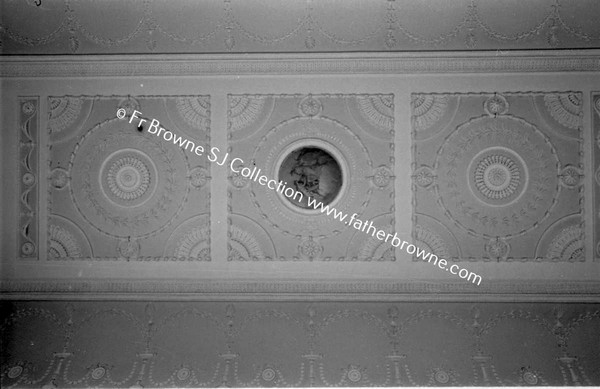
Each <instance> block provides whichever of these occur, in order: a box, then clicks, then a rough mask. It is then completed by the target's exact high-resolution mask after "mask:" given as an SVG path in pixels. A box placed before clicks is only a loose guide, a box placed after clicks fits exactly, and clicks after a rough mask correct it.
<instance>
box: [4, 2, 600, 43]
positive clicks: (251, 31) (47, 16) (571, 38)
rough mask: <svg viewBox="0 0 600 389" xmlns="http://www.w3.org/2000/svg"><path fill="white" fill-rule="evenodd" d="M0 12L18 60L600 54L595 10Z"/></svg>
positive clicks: (416, 5) (220, 5)
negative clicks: (79, 56)
mask: <svg viewBox="0 0 600 389" xmlns="http://www.w3.org/2000/svg"><path fill="white" fill-rule="evenodd" d="M38 4H39V5H38ZM0 7H1V8H0V11H1V12H0V39H1V41H0V50H1V51H2V53H3V54H13V55H29V54H33V55H39V54H108V53H110V54H149V53H165V54H166V53H284V52H285V53H300V52H361V51H362V52H364V51H384V52H390V51H447V50H461V51H462V50H542V49H543V50H547V49H564V48H597V47H600V25H599V24H598V23H597V21H598V19H599V17H600V2H598V1H594V0H530V1H526V2H524V1H517V0H504V1H487V0H456V1H446V0H371V1H365V0H344V1H335V0H286V1H277V0H243V1H242V0H204V1H201V2H199V1H192V0H177V1H168V2H167V1H163V0H148V1H141V0H139V1H138V0H132V1H122V0H108V1H90V0H85V1H69V0H63V1H59V0H2V1H0Z"/></svg>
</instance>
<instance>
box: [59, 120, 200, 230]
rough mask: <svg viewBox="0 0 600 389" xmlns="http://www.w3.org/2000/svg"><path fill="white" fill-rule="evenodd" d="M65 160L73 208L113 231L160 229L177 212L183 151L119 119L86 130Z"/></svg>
mask: <svg viewBox="0 0 600 389" xmlns="http://www.w3.org/2000/svg"><path fill="white" fill-rule="evenodd" d="M70 166H71V167H70V169H71V171H70V172H69V176H70V177H72V182H71V186H70V193H71V197H72V199H73V202H74V204H75V205H76V208H77V210H78V212H79V213H80V215H81V216H82V217H83V218H84V219H85V220H86V221H87V222H88V223H89V224H90V225H91V226H93V227H94V228H95V229H96V230H98V231H100V232H101V233H103V234H105V235H108V236H112V237H117V238H130V237H138V238H141V237H150V236H153V235H155V234H157V233H159V232H160V231H162V230H164V229H165V228H167V226H168V225H169V223H171V222H172V220H174V219H175V218H177V216H178V215H179V214H180V213H181V212H182V210H183V207H184V206H185V203H186V201H187V197H188V194H189V185H188V180H187V179H186V174H187V172H188V170H189V165H188V162H187V158H186V156H185V154H184V153H183V151H182V150H181V149H180V148H179V147H175V146H174V145H172V144H169V143H168V142H165V141H163V140H162V139H157V138H156V137H155V136H152V135H149V134H146V133H141V134H140V133H139V132H137V131H132V128H131V125H129V124H128V123H126V122H122V121H119V120H118V119H113V120H109V121H106V122H103V123H101V124H99V125H97V126H95V127H94V128H92V129H90V130H89V131H88V132H87V133H85V135H84V136H83V137H82V138H81V140H80V141H79V142H78V144H77V145H76V147H75V149H74V151H73V154H72V155H71V161H70Z"/></svg>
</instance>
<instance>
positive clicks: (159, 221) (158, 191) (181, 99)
mask: <svg viewBox="0 0 600 389" xmlns="http://www.w3.org/2000/svg"><path fill="white" fill-rule="evenodd" d="M209 103H210V100H209V99H208V97H207V96H169V97H164V96H151V97H144V96H126V97H123V96H109V97H102V96H100V97H99V96H94V97H88V96H79V97H77V96H66V97H64V96H58V97H51V98H50V106H49V111H50V117H51V118H52V117H53V115H55V116H56V119H57V120H56V124H54V125H50V124H49V126H48V132H49V134H50V140H49V144H48V150H49V153H48V159H49V161H48V162H49V180H48V183H49V185H48V190H49V195H48V209H49V211H50V213H51V214H52V215H55V216H57V217H58V216H60V217H62V218H65V219H66V220H69V221H70V222H71V223H73V224H74V225H75V226H76V228H75V229H76V230H77V231H78V232H77V234H76V236H75V237H76V238H77V239H76V240H75V241H76V242H80V241H85V242H88V238H86V236H87V237H89V243H86V244H85V245H84V247H85V249H82V250H79V251H78V250H76V249H75V248H74V247H73V246H72V245H66V243H65V242H68V241H69V240H68V239H67V238H66V236H67V235H66V234H65V233H62V231H60V230H59V229H57V228H54V229H52V230H50V236H49V242H51V244H54V246H56V249H54V248H53V249H52V250H53V251H49V255H50V256H52V257H55V259H64V258H79V259H92V258H95V259H101V258H108V259H113V260H127V261H131V260H145V259H147V258H160V259H161V260H170V259H172V258H179V259H180V258H184V257H185V258H195V259H196V260H209V259H208V258H207V257H208V256H209V246H210V245H209V244H207V242H208V238H206V237H204V238H203V239H200V241H202V242H203V243H202V244H200V243H199V242H197V243H198V244H200V246H202V248H200V249H198V251H194V250H195V249H194V248H193V246H190V245H191V243H189V242H188V246H187V249H182V250H180V251H176V250H174V249H173V250H171V251H169V254H168V256H166V257H163V256H162V255H163V254H164V250H165V243H166V242H167V241H168V239H169V236H171V235H172V234H173V232H174V231H175V229H176V227H177V226H178V225H179V224H180V223H182V222H183V221H184V220H185V219H187V218H190V217H193V216H194V215H197V214H202V213H205V212H206V211H207V210H208V209H209V205H208V204H209V202H208V201H207V200H208V199H209V191H208V185H206V184H207V182H208V180H209V179H210V177H209V175H208V171H207V170H206V167H205V166H204V165H205V164H206V163H207V162H206V163H205V164H201V165H199V166H195V167H194V168H191V167H190V165H189V161H188V158H189V157H188V154H189V153H186V152H185V151H184V150H182V149H181V148H180V147H177V146H176V145H173V144H169V142H165V141H161V140H160V139H156V136H153V135H152V134H150V133H148V132H147V131H143V128H142V129H141V131H140V129H139V128H136V127H135V124H129V123H128V120H123V121H121V120H119V119H117V118H115V117H114V115H115V114H114V112H115V109H117V108H118V107H119V108H123V109H125V110H126V111H127V113H128V114H129V115H131V114H132V113H133V110H137V109H141V107H142V106H143V107H144V110H151V111H152V112H153V113H152V115H153V116H154V117H155V118H157V120H159V121H160V124H161V126H162V127H166V128H168V129H170V130H173V131H174V132H175V133H178V134H183V133H185V132H188V133H189V132H191V131H192V129H193V131H194V132H195V134H196V135H195V136H194V138H193V140H194V142H195V143H198V144H202V143H201V142H206V143H207V144H208V140H209V136H208V134H209V132H208V131H206V128H208V127H207V126H209V125H210V105H209ZM53 104H54V105H53ZM68 107H85V109H84V108H81V110H80V111H81V112H79V113H78V111H77V110H75V109H74V108H73V109H71V110H69V109H68ZM83 111H86V112H87V113H85V114H84V113H83ZM88 111H89V112H88ZM64 112H70V113H69V114H68V115H67V116H65V118H62V117H63V116H64V115H65V114H64ZM73 118H75V119H73ZM103 118H104V119H103ZM67 119H68V120H67ZM146 120H147V121H148V122H149V119H148V118H147V117H146ZM179 125H181V126H183V128H179V127H178V126H179ZM66 132H69V135H68V136H64V137H55V138H53V134H62V133H66ZM67 190H68V195H67V196H65V194H67V192H65V191H67ZM191 204H194V205H193V207H192V205H191ZM198 204H200V205H199V206H198ZM205 222H207V221H206V220H205ZM202 227H206V228H208V226H207V225H204V226H202ZM67 232H70V233H73V232H72V231H71V229H67ZM203 234H206V231H203V232H200V230H197V231H196V235H195V237H196V238H199V236H200V235H203ZM79 235H82V236H83V237H80V236H79ZM149 238H152V239H149ZM193 238H194V237H190V238H189V239H191V240H193ZM61 245H62V246H61ZM54 246H52V247H54ZM59 247H67V248H69V249H68V250H65V249H63V250H60V249H59ZM91 248H93V251H94V256H93V257H92V255H91V252H92V249H91ZM80 254H81V255H80ZM190 256H191V257H190Z"/></svg>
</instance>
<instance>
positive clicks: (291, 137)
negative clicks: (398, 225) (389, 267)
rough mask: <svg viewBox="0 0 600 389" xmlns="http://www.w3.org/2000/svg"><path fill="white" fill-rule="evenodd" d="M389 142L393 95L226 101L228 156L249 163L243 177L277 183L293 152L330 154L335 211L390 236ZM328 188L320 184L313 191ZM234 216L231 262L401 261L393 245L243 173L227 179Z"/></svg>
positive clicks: (259, 97) (231, 97)
mask: <svg viewBox="0 0 600 389" xmlns="http://www.w3.org/2000/svg"><path fill="white" fill-rule="evenodd" d="M393 139H394V105H393V96H392V95H366V94H356V95H354V94H352V95H310V94H309V95H229V96H228V140H229V148H228V152H229V153H230V155H231V157H230V158H233V157H238V158H241V159H242V160H243V163H242V162H239V164H237V166H235V167H236V168H237V170H241V169H242V168H245V167H248V168H250V169H254V168H257V169H261V174H264V175H266V176H267V177H268V178H273V179H275V180H277V181H279V180H280V178H278V177H279V174H285V173H281V172H282V171H288V170H286V169H283V166H284V162H285V158H286V156H288V155H290V154H291V153H293V152H294V150H299V149H301V148H311V147H312V148H315V147H316V148H320V149H321V150H325V151H326V152H327V153H329V154H330V156H332V157H333V158H334V159H335V160H336V161H337V163H338V164H339V166H340V168H341V181H342V184H341V190H340V192H339V194H338V195H337V197H336V198H335V200H334V201H333V203H331V204H330V205H332V206H333V207H335V208H336V209H337V210H338V211H342V212H344V213H349V214H350V215H351V214H352V213H354V212H356V213H358V216H357V218H359V219H361V220H370V221H372V222H373V225H374V226H378V227H379V228H381V229H387V230H389V231H391V229H392V228H393V226H394V206H393V204H394V185H393V179H394V173H393V172H394V156H393V155H394V143H393ZM279 166H282V168H281V169H280V168H279ZM284 178H285V177H284V176H282V177H281V179H282V180H283V179H284ZM288 180H289V178H288ZM285 182H287V181H285ZM317 182H318V181H317ZM324 184H325V180H324V179H322V180H321V184H320V186H319V184H317V187H319V188H321V189H322V188H325V185H324ZM292 185H293V184H288V187H293V186H292ZM321 189H319V190H321ZM228 214H229V216H228V223H229V257H228V259H229V260H246V261H248V260H255V261H256V260H258V261H263V260H279V261H290V260H295V261H298V260H304V261H393V260H395V256H394V252H393V249H392V248H391V247H390V246H389V245H387V244H383V242H381V241H379V240H376V239H374V238H372V237H371V236H370V235H367V234H366V233H364V232H361V231H357V230H355V229H354V228H352V226H349V225H346V224H344V223H342V222H340V221H339V220H337V219H334V218H333V216H332V215H327V214H326V213H320V212H319V211H315V210H310V209H300V208H299V207H297V206H296V205H294V204H291V203H290V202H289V201H288V199H286V198H284V197H283V195H281V193H279V192H277V191H275V190H272V189H269V188H267V186H264V185H259V184H258V183H257V182H256V181H255V180H251V179H248V178H244V177H243V176H242V175H240V174H239V173H233V172H230V174H229V189H228ZM389 231H388V232H389Z"/></svg>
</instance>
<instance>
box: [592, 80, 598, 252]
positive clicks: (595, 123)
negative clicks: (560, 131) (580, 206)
mask: <svg viewBox="0 0 600 389" xmlns="http://www.w3.org/2000/svg"><path fill="white" fill-rule="evenodd" d="M590 101H591V102H592V105H593V106H594V110H593V111H592V137H593V138H592V139H595V140H596V142H595V146H594V147H593V150H594V151H593V152H592V160H593V170H594V171H595V175H594V177H595V181H596V182H595V184H593V185H592V188H593V189H592V193H593V196H592V199H593V200H594V208H593V210H592V211H593V214H594V221H593V223H592V225H593V228H594V243H593V244H594V246H593V247H594V260H595V261H599V260H600V227H599V224H598V223H599V222H600V206H599V205H598V204H600V93H598V92H593V93H592V94H591V99H590Z"/></svg>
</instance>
